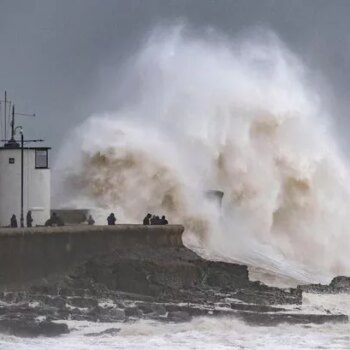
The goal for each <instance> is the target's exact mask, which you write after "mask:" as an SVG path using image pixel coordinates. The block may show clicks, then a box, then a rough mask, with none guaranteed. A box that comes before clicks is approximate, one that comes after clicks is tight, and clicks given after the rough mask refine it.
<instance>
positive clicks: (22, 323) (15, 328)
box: [0, 319, 69, 337]
mask: <svg viewBox="0 0 350 350" xmlns="http://www.w3.org/2000/svg"><path fill="white" fill-rule="evenodd" d="M0 331H1V333H6V334H10V335H16V336H20V337H38V336H46V337H54V336H57V335H60V334H66V333H69V329H68V326H67V325H66V324H64V323H53V322H50V321H42V322H36V321H35V320H32V319H31V320H28V319H3V320H0Z"/></svg>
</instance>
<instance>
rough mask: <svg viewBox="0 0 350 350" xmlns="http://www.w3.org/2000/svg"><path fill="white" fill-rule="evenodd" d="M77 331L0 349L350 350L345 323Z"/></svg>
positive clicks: (203, 322) (216, 322)
mask: <svg viewBox="0 0 350 350" xmlns="http://www.w3.org/2000/svg"><path fill="white" fill-rule="evenodd" d="M70 326H75V327H76V330H75V331H73V332H72V333H71V334H69V335H65V336H60V337H58V338H37V339H23V338H17V337H10V336H4V335H1V336H0V349H3V350H14V349H16V350H22V349H25V350H43V349H52V350H56V349H57V350H58V349H62V348H65V349H70V350H83V349H84V350H90V349H91V350H92V349H94V350H107V349H108V350H112V349H120V350H126V349H136V350H141V349H147V350H160V349H162V350H175V349H202V350H212V349H219V350H221V349H225V350H226V349H241V350H242V349H259V350H267V349H269V350H271V349H274V350H287V349H288V350H291V349H303V350H308V349H349V347H350V328H349V324H326V325H318V326H309V325H305V326H291V325H280V326H277V327H251V326H248V325H246V324H244V323H243V322H240V321H238V320H235V319H232V318H226V317H223V318H205V317H200V318H196V319H194V320H193V321H192V322H190V323H180V324H163V323H158V322H154V321H138V322H136V323H134V324H122V323H121V324H96V323H94V324H89V323H87V322H70ZM108 328H121V331H120V333H119V334H118V335H106V334H105V335H101V336H94V337H87V336H85V335H84V334H86V333H90V332H100V331H103V330H105V329H108Z"/></svg>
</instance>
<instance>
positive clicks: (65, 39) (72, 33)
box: [0, 0, 350, 149]
mask: <svg viewBox="0 0 350 350" xmlns="http://www.w3.org/2000/svg"><path fill="white" fill-rule="evenodd" d="M180 18H181V19H184V20H186V21H187V22H188V23H189V24H190V25H191V26H193V27H195V28H198V29H199V30H201V29H204V28H206V27H208V26H211V27H214V28H216V29H218V30H220V31H222V32H223V33H225V34H226V35H228V36H230V35H235V34H237V33H238V32H240V31H242V30H246V29H249V28H251V27H254V26H257V25H264V26H267V27H269V28H270V29H272V30H274V31H275V32H276V33H277V34H278V35H279V36H280V38H281V39H282V40H283V41H284V42H285V43H286V44H287V45H288V46H289V47H290V48H291V49H292V50H293V51H295V52H296V53H297V54H298V55H300V56H301V58H302V59H303V60H304V61H305V62H306V64H307V65H308V66H309V67H311V68H312V70H313V71H314V72H315V74H316V75H317V76H320V77H321V79H322V80H323V81H324V82H328V83H329V90H330V91H333V94H331V102H332V109H333V112H334V114H335V115H336V117H337V119H336V122H337V124H336V125H337V126H338V127H339V129H340V130H342V134H341V135H342V137H341V142H342V145H343V147H344V149H347V148H348V147H350V141H348V140H347V134H348V133H349V131H350V121H349V117H348V109H349V98H348V94H349V89H350V70H349V63H350V35H349V33H350V21H349V18H350V1H348V0H332V1H329V0H293V1H292V0H285V1H283V0H255V1H253V0H56V1H54V0H22V1H20V0H1V1H0V53H1V54H0V93H1V94H3V91H4V90H5V89H7V91H8V94H9V95H10V97H11V98H13V99H14V100H15V102H16V108H17V110H18V111H19V112H28V113H32V112H35V113H36V114H37V116H38V117H37V118H36V120H35V121H34V122H32V123H30V124H29V123H28V119H27V120H25V119H21V124H23V125H24V126H25V128H26V131H27V133H28V134H29V135H28V136H30V137H44V138H45V139H46V140H49V142H48V143H49V144H51V145H52V146H53V147H55V148H57V147H59V145H60V143H61V141H62V138H63V136H64V135H65V134H66V133H67V131H68V130H69V128H70V127H71V126H74V125H76V124H78V123H79V122H81V121H82V120H83V119H85V118H86V117H88V116H89V115H90V114H92V113H94V112H99V111H104V110H105V109H106V108H107V107H106V103H107V101H106V100H105V98H104V86H103V77H104V67H110V66H117V65H118V64H119V63H121V62H122V61H123V60H124V59H125V58H126V57H128V55H129V54H130V53H131V52H133V51H134V50H135V49H136V48H137V47H138V46H139V44H140V41H141V40H142V39H143V38H144V36H145V33H147V31H150V30H151V29H152V28H153V27H154V26H156V25H157V24H159V23H160V22H167V21H173V20H176V19H180ZM105 88H108V87H107V86H106V87H105Z"/></svg>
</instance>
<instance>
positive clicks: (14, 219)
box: [10, 214, 18, 227]
mask: <svg viewBox="0 0 350 350" xmlns="http://www.w3.org/2000/svg"><path fill="white" fill-rule="evenodd" d="M10 226H11V227H18V225H17V218H16V215H15V214H13V215H12V216H11V225H10Z"/></svg>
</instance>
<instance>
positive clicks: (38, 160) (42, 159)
mask: <svg viewBox="0 0 350 350" xmlns="http://www.w3.org/2000/svg"><path fill="white" fill-rule="evenodd" d="M46 168H48V156H47V150H46V149H45V150H35V169H46Z"/></svg>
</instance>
